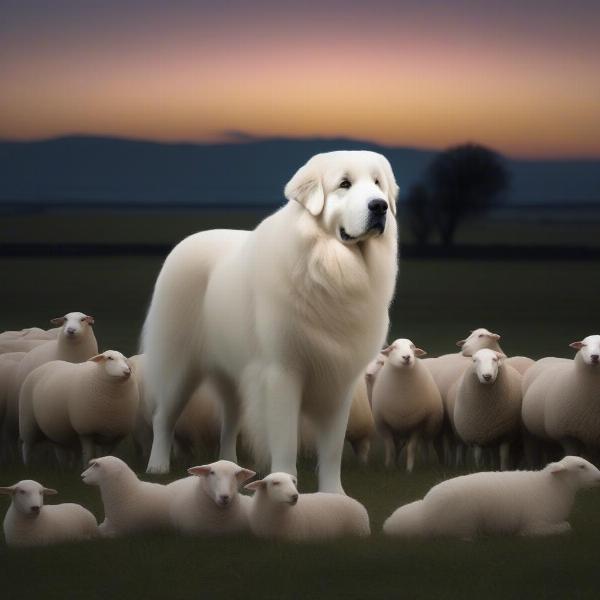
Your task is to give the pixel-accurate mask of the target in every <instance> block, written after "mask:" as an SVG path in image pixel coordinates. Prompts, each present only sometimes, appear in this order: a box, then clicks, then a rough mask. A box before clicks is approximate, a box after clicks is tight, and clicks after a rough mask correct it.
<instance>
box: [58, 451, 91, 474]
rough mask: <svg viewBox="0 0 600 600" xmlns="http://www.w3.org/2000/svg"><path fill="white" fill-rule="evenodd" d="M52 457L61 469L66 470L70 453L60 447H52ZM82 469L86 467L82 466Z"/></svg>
mask: <svg viewBox="0 0 600 600" xmlns="http://www.w3.org/2000/svg"><path fill="white" fill-rule="evenodd" d="M54 456H56V462H57V463H58V465H59V467H60V468H61V469H68V468H69V466H70V465H71V453H70V452H69V451H68V450H67V449H66V448H63V447H62V446H56V445H55V446H54ZM84 467H87V465H85V464H84Z"/></svg>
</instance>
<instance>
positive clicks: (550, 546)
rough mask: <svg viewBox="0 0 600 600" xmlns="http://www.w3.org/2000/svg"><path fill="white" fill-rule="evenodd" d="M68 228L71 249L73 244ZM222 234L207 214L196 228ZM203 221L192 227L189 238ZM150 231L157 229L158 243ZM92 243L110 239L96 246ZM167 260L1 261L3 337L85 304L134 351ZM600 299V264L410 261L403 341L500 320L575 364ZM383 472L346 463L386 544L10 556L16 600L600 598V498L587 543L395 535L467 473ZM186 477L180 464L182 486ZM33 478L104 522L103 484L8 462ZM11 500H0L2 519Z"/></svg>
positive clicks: (107, 342)
mask: <svg viewBox="0 0 600 600" xmlns="http://www.w3.org/2000/svg"><path fill="white" fill-rule="evenodd" d="M219 218H220V219H222V221H223V224H227V222H228V221H227V219H226V218H225V217H223V216H221V217H219ZM242 220H243V219H242ZM247 220H250V219H249V218H248V219H247ZM66 223H67V224H66V225H65V226H64V229H63V230H62V231H61V238H60V239H61V240H63V241H69V227H68V225H69V221H67V222H66ZM111 223H112V226H114V227H116V228H117V229H116V231H117V232H118V235H117V237H119V238H120V237H123V238H124V239H130V238H131V236H132V235H133V236H134V237H135V235H138V234H137V233H135V231H133V230H131V229H129V230H128V229H127V228H128V227H129V228H131V226H132V223H134V221H132V220H130V221H127V226H126V227H125V228H124V229H123V224H122V223H121V224H119V222H117V223H116V222H115V221H114V219H113V220H112V221H110V220H109V221H107V223H106V224H105V226H106V227H110V226H111ZM70 224H71V225H73V224H75V225H76V223H74V222H73V221H71V222H70ZM212 224H213V223H212V222H211V223H206V224H203V222H202V219H201V218H199V220H198V223H197V224H195V225H194V229H201V228H202V227H203V225H207V226H210V225H212ZM219 224H220V223H219ZM248 224H250V223H248ZM248 224H245V223H242V222H240V223H237V222H236V223H235V226H247V225H248ZM57 226H58V225H57ZM188 226H189V223H188V224H186V225H185V226H184V225H183V224H182V225H181V232H183V230H184V229H185V227H188ZM148 227H149V226H148ZM152 227H155V228H156V237H157V238H158V239H161V240H169V239H172V237H173V235H174V233H173V231H166V230H165V231H163V230H162V229H161V225H160V222H159V220H157V221H156V222H154V224H153V225H152ZM77 231H79V230H77ZM109 233H110V232H109ZM149 233H151V232H149V230H148V228H147V227H146V226H144V238H145V237H147V236H148V235H149ZM176 233H177V235H179V230H177V232H176ZM504 234H505V237H506V236H510V231H505V232H504ZM103 235H104V234H103ZM106 235H108V233H107V234H106ZM115 235H116V234H115V231H113V232H112V233H111V234H110V236H109V237H110V239H113V238H114V236H115ZM36 239H37V235H36ZM84 240H85V241H89V242H94V241H98V240H97V239H96V238H95V237H93V236H92V238H91V239H90V238H89V237H87V236H84ZM550 241H551V240H550ZM161 263H162V259H160V258H156V257H135V256H123V257H116V258H68V259H67V258H63V259H44V258H19V259H2V260H0V273H1V285H2V288H1V293H0V330H4V329H9V328H10V329H13V328H19V327H25V326H30V325H33V324H35V325H44V324H47V321H48V319H49V318H50V317H54V316H58V315H62V314H64V313H65V312H68V311H71V310H82V311H85V312H88V313H90V314H93V315H94V316H95V317H96V325H95V330H96V335H97V337H98V340H99V343H100V347H101V348H102V349H108V348H115V349H118V350H121V351H123V352H124V353H126V354H132V353H135V352H136V350H137V340H138V337H139V331H140V328H141V325H142V322H143V318H144V313H145V310H146V307H147V304H148V302H149V299H150V294H151V291H152V286H153V283H154V280H155V278H156V275H157V274H158V271H159V269H160V266H161ZM598 297H600V264H599V263H597V262H591V261H588V262H582V263H575V262H540V261H535V262H533V261H532V262H529V261H527V260H523V261H518V262H503V261H495V262H491V261H477V260H471V261H447V262H444V261H434V260H407V261H402V263H401V268H400V277H399V287H398V294H397V297H396V300H395V302H394V305H393V307H392V312H391V317H392V334H391V336H392V337H399V336H405V337H410V338H412V339H413V340H414V341H415V342H416V343H417V344H418V345H420V346H422V347H424V348H426V349H427V350H429V352H430V353H431V354H437V353H443V352H451V351H453V350H455V347H454V345H453V344H454V341H455V340H457V339H459V338H461V337H464V335H465V334H466V333H467V332H468V330H470V329H474V328H475V327H480V326H486V327H488V328H490V329H493V330H496V331H498V332H500V333H501V334H502V337H503V339H502V345H503V346H504V348H505V350H506V351H507V352H508V353H510V354H527V355H531V356H533V357H540V356H545V355H558V356H570V355H571V351H570V350H569V348H568V347H567V344H568V343H569V342H571V341H573V340H574V339H578V338H581V337H583V336H585V335H587V334H590V333H597V332H598ZM126 452H127V451H126ZM379 465H380V461H379V460H378V459H377V456H376V457H375V460H374V465H373V466H372V467H370V468H369V469H359V468H358V467H357V466H356V465H355V463H354V461H353V460H352V457H351V456H350V457H349V456H347V457H346V461H345V464H344V472H343V481H344V484H345V487H346V489H347V491H348V492H349V493H350V494H351V495H353V496H355V497H357V498H358V499H359V500H361V501H362V502H364V503H365V505H366V506H367V508H368V510H369V513H370V516H371V520H372V527H373V531H374V535H373V537H372V538H371V539H369V540H361V541H357V540H343V541H339V542H336V543H331V544H320V545H289V544H277V543H264V542H260V541H256V540H252V539H247V538H244V539H229V540H218V539H217V540H205V539H195V540H189V539H181V538H176V537H174V536H150V537H142V538H137V539H122V540H111V541H101V542H95V543H88V544H77V545H71V546H63V547H55V548H51V549H38V550H28V551H25V552H17V551H12V550H8V549H6V548H5V547H4V546H2V547H0V594H1V597H2V598H7V599H11V600H12V599H17V598H33V597H38V598H41V597H43V598H45V599H51V598H57V599H61V600H62V599H65V598H69V599H70V598H90V599H92V598H132V599H133V598H144V599H145V598H174V599H178V598H192V597H198V598H220V597H227V598H232V597H233V598H239V597H242V596H243V597H248V598H254V597H256V598H283V597H291V598H318V597H324V598H357V599H362V598H375V597H378V598H396V597H401V598H408V599H413V598H463V597H479V598H561V599H563V598H569V599H571V598H598V597H599V595H600V586H599V585H598V584H599V583H600V582H599V575H598V573H599V572H600V570H599V568H598V565H597V557H598V555H599V554H598V545H599V541H600V492H590V493H586V494H583V495H582V496H581V498H580V499H579V501H578V502H577V505H576V509H575V512H574V514H573V518H572V524H573V526H574V533H573V534H572V535H570V536H566V537H561V538H553V539H544V540H526V539H489V540H481V541H477V542H474V543H461V542H451V541H435V542H414V541H413V542H402V541H392V540H387V539H384V538H383V537H382V536H381V534H380V530H381V525H382V523H383V521H384V519H385V518H386V517H387V516H388V515H389V514H390V513H391V512H392V510H393V509H394V508H396V507H397V506H398V505H400V504H402V503H404V502H408V501H411V500H413V499H415V498H417V497H419V496H421V495H423V494H424V493H425V491H426V490H427V489H429V487H431V485H433V484H435V483H437V482H438V481H440V480H441V479H443V478H445V477H447V476H451V475H456V474H457V473H456V472H442V471H439V470H435V469H434V470H432V469H427V470H424V471H419V472H417V473H416V474H415V475H414V476H410V477H409V476H407V475H405V474H400V473H387V472H385V471H383V470H382V469H381V467H380V466H379ZM138 468H139V465H138ZM182 473H183V469H182V467H180V468H179V469H178V470H177V471H176V472H174V475H173V477H177V476H180V475H181V474H182ZM30 477H31V478H34V479H39V480H40V481H43V482H44V483H45V484H47V485H49V486H53V487H56V488H58V489H59V490H60V496H58V497H57V499H56V501H59V500H60V501H62V502H64V501H76V502H81V503H82V504H84V505H86V506H88V507H90V508H91V509H92V510H93V511H94V512H95V514H96V515H97V516H98V518H101V517H102V508H101V504H100V501H99V494H98V492H97V490H96V489H94V488H90V487H87V486H85V485H83V484H82V483H81V482H80V481H79V475H78V473H76V472H73V473H64V472H60V471H56V470H53V469H50V468H43V467H39V468H35V469H33V470H30V471H27V470H25V469H23V468H22V467H16V466H0V485H3V484H5V483H7V484H10V483H13V482H14V481H17V480H19V479H23V478H30ZM300 481H301V484H302V489H303V491H311V490H313V489H314V487H315V477H314V473H313V472H312V470H311V469H310V468H308V467H304V468H302V469H301V471H300ZM7 505H8V502H7V499H6V498H0V513H3V512H4V510H5V508H6V507H7Z"/></svg>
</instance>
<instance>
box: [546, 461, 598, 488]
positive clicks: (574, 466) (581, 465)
mask: <svg viewBox="0 0 600 600" xmlns="http://www.w3.org/2000/svg"><path fill="white" fill-rule="evenodd" d="M546 469H547V470H548V471H550V473H552V475H553V476H555V477H559V478H568V479H569V481H570V482H571V483H572V484H573V485H574V486H575V487H577V488H590V487H596V486H598V485H600V471H599V470H598V469H597V468H596V467H595V466H594V465H593V464H592V463H590V462H588V461H587V460H585V458H581V457H580V456H565V457H564V458H563V459H562V460H561V461H559V462H556V463H550V464H549V465H548V466H547V467H546Z"/></svg>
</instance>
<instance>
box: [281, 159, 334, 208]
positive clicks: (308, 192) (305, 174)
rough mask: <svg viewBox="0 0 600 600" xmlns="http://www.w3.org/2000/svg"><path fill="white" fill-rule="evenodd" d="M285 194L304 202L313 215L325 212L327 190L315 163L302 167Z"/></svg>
mask: <svg viewBox="0 0 600 600" xmlns="http://www.w3.org/2000/svg"><path fill="white" fill-rule="evenodd" d="M284 194H285V197H286V198H287V199H288V200H295V201H296V202H299V203H300V204H302V206H304V208H306V210H307V211H308V212H309V213H310V214H311V215H313V217H317V216H318V215H320V214H321V213H322V212H323V207H324V206H325V191H324V190H323V184H322V183H321V178H320V177H319V176H318V174H317V173H316V169H315V166H314V165H308V164H306V165H304V166H303V167H300V168H299V169H298V171H296V174H295V175H294V176H293V177H292V178H291V179H290V180H289V181H288V183H287V185H286V186H285V190H284Z"/></svg>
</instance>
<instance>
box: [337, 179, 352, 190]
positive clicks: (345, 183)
mask: <svg viewBox="0 0 600 600" xmlns="http://www.w3.org/2000/svg"><path fill="white" fill-rule="evenodd" d="M340 187H341V188H342V189H344V190H347V189H349V188H351V187H352V184H351V183H350V182H349V181H348V180H347V179H342V182H341V183H340Z"/></svg>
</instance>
